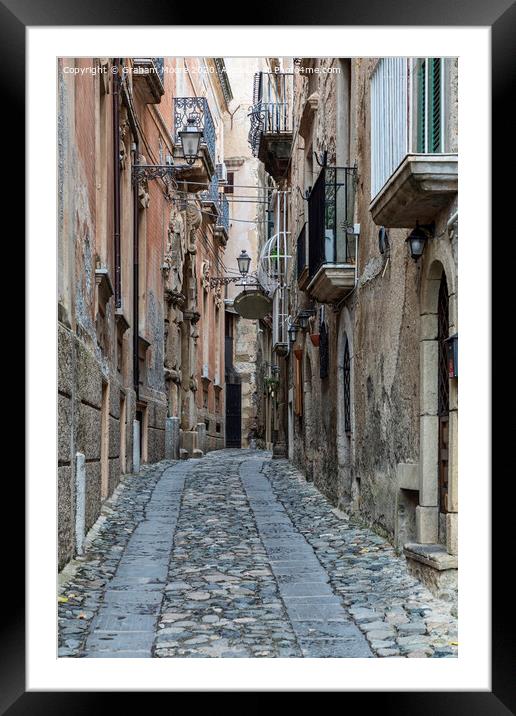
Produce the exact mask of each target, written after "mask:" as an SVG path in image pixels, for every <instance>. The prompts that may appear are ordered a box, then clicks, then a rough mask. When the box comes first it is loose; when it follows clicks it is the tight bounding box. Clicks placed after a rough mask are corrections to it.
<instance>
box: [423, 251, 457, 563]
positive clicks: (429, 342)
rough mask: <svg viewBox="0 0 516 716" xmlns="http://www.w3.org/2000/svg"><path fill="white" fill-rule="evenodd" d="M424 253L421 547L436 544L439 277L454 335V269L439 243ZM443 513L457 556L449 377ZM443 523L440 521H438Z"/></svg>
mask: <svg viewBox="0 0 516 716" xmlns="http://www.w3.org/2000/svg"><path fill="white" fill-rule="evenodd" d="M427 249H428V250H427V252H425V260H424V264H423V267H422V278H421V315H420V326H421V332H420V352H419V355H420V417H419V421H420V422H419V440H420V450H419V453H420V457H419V505H418V507H416V539H417V542H418V543H420V544H437V543H438V540H439V518H440V515H439V513H440V508H439V417H438V348H439V346H438V328H437V311H438V297H439V287H440V283H441V278H442V275H443V273H444V276H445V278H446V283H447V288H448V296H449V308H448V312H449V335H453V334H454V333H456V332H457V300H456V298H457V285H456V268H455V263H454V260H453V257H452V255H451V249H450V248H449V246H447V245H444V242H435V243H434V242H431V243H430V245H429V246H428V247H427ZM449 402H450V413H449V446H448V451H449V460H448V510H449V511H448V512H447V513H446V514H445V515H443V517H444V519H445V523H446V530H445V531H446V549H447V551H448V553H449V554H454V555H455V554H457V514H458V495H457V493H458V473H457V420H458V405H457V381H456V380H455V379H450V401H449ZM441 519H442V518H441Z"/></svg>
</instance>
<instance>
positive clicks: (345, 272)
mask: <svg viewBox="0 0 516 716" xmlns="http://www.w3.org/2000/svg"><path fill="white" fill-rule="evenodd" d="M353 5H354V4H351V5H350V4H349V3H347V4H346V7H345V8H341V7H339V8H337V7H332V6H331V4H329V5H327V6H326V5H323V6H322V7H318V8H317V14H316V16H315V9H314V11H313V12H312V10H311V8H299V7H296V8H294V6H292V5H282V6H281V8H278V9H277V14H276V16H275V17H269V16H268V14H267V17H265V13H259V14H258V15H257V18H256V25H254V26H245V25H243V26H241V25H236V24H234V22H233V23H230V24H215V25H211V24H209V14H210V13H211V10H208V11H207V12H208V14H207V15H206V16H205V17H204V18H203V24H202V25H191V24H190V21H189V18H188V17H187V13H186V12H181V11H180V10H179V11H176V10H174V12H173V13H170V14H167V12H166V11H165V10H164V8H163V6H161V5H158V4H156V7H152V6H148V5H147V6H145V8H144V7H143V6H138V5H137V4H129V5H127V4H124V9H123V13H122V17H121V15H120V9H119V8H117V7H115V6H114V5H113V4H111V3H104V4H103V6H102V8H95V9H94V10H92V9H91V8H90V9H88V8H86V7H77V8H72V7H70V6H67V5H66V4H65V3H58V4H56V3H53V4H52V5H51V6H50V4H49V3H38V4H36V3H27V2H26V3H22V4H21V6H20V4H19V3H16V4H15V2H14V1H12V2H11V1H10V0H8V1H6V0H3V2H2V4H0V17H1V18H2V22H1V23H0V27H1V28H2V30H1V32H2V42H1V43H0V47H1V48H2V49H1V52H2V57H3V59H4V62H3V67H4V68H5V72H4V73H3V78H2V81H3V83H4V84H5V88H4V96H5V97H6V98H9V99H8V103H7V106H9V107H11V106H12V107H13V109H14V111H15V113H16V116H19V117H20V118H21V116H22V113H23V111H24V109H25V113H26V120H27V122H26V137H25V136H23V137H22V136H19V137H16V139H14V138H13V139H11V138H9V141H7V142H6V143H5V146H6V149H7V152H8V159H7V164H6V165H7V166H10V167H16V168H17V169H18V168H21V160H20V157H21V152H20V147H21V146H26V147H27V153H26V158H27V162H26V167H27V174H26V187H27V204H26V205H27V209H28V210H27V212H26V216H27V237H28V240H27V243H26V246H27V254H26V257H27V263H26V266H27V287H28V290H27V299H28V301H27V307H28V311H27V315H28V328H29V330H28V334H27V337H28V342H27V346H28V352H27V358H28V361H27V366H28V373H27V377H28V382H27V395H28V421H27V428H28V438H29V439H28V451H27V468H28V470H27V476H28V479H27V483H26V484H27V488H26V494H25V502H26V508H27V509H26V547H27V550H26V555H27V561H26V571H25V573H26V575H27V580H26V602H25V605H24V604H23V593H22V592H23V590H22V589H21V586H20V585H21V583H22V582H23V574H24V570H23V567H22V564H23V563H24V559H23V554H22V550H21V549H20V547H19V545H21V544H22V541H23V540H21V539H17V540H15V541H13V544H14V545H15V547H18V549H14V550H9V554H8V567H7V569H8V570H9V571H8V574H9V580H8V584H9V585H10V586H9V592H11V593H12V601H13V603H12V605H11V606H12V610H11V612H12V616H10V619H9V621H8V622H6V625H5V628H4V634H3V639H2V645H1V649H2V650H3V651H4V658H3V660H2V662H3V664H4V666H3V668H2V684H3V685H2V689H1V693H2V697H1V701H0V706H1V708H2V713H8V714H13V715H14V714H23V713H30V714H38V713H43V712H46V711H47V710H51V711H53V712H55V713H65V712H67V713H70V712H76V711H77V708H78V707H77V703H79V700H80V702H81V704H82V708H85V707H91V708H99V707H100V708H102V705H103V703H102V701H101V699H100V698H99V697H98V696H97V695H96V694H95V693H88V692H96V691H116V692H123V691H131V692H137V691H199V692H201V691H229V692H231V691H235V692H238V691H244V692H245V691H265V692H267V691H271V692H273V691H346V692H357V693H359V696H360V697H361V696H362V695H363V694H367V695H369V694H370V695H371V696H373V695H374V694H375V693H376V692H389V703H391V702H392V704H393V706H392V710H394V708H395V709H396V711H398V712H399V711H400V709H401V712H407V713H408V712H409V710H410V711H411V712H413V711H415V712H416V713H427V712H428V713H433V712H434V711H439V712H442V713H451V712H452V710H453V712H456V711H457V710H461V711H462V710H464V711H467V712H468V713H470V712H471V713H482V714H483V713H489V714H490V713H493V714H498V713H499V714H505V713H512V712H513V710H514V689H513V684H512V679H511V674H510V669H509V668H508V665H509V664H510V662H511V659H510V647H511V645H510V643H509V641H508V636H507V633H506V629H505V627H504V622H503V619H504V618H505V617H504V613H505V612H506V609H505V611H504V604H506V601H507V600H506V598H505V600H503V599H502V597H501V596H500V594H492V593H491V569H492V567H491V551H492V544H491V540H492V535H491V512H490V509H491V505H493V507H495V508H496V510H497V512H496V521H495V522H494V524H495V525H497V524H500V523H501V522H502V521H503V517H502V514H503V507H504V505H502V504H500V497H499V494H496V493H495V492H494V491H493V492H492V488H491V480H490V477H491V466H490V463H491V451H494V449H495V446H494V444H493V445H491V443H490V440H489V436H490V417H491V415H490V412H491V397H490V390H489V387H490V385H489V377H490V374H489V369H490V363H491V346H490V335H491V334H490V331H491V329H490V311H489V309H490V300H489V298H490V288H491V286H490V283H489V280H488V276H489V274H490V271H491V261H492V259H491V240H490V235H491V229H490V224H491V213H492V214H493V216H495V215H496V214H497V213H498V214H499V215H503V212H502V208H501V207H502V206H503V205H502V203H501V202H502V200H503V198H504V196H505V195H504V190H505V192H506V191H507V187H504V186H503V187H499V186H497V189H496V191H495V192H492V193H491V186H490V183H491V173H492V175H493V177H494V178H497V176H498V171H497V168H499V165H500V163H501V158H502V157H504V158H505V157H506V155H507V147H505V146H504V149H503V151H502V149H501V146H500V147H499V148H498V147H497V144H500V145H501V142H502V141H504V140H503V138H504V137H507V136H508V132H509V131H510V130H509V127H508V126H507V125H508V122H509V121H510V120H509V117H508V113H507V111H506V109H504V107H506V104H507V98H508V97H509V93H510V86H509V82H510V78H511V76H513V67H512V55H513V53H512V52H511V50H512V44H513V43H512V38H513V37H514V29H515V28H514V24H515V15H516V13H515V11H514V6H512V5H511V3H510V2H508V1H506V2H505V3H504V2H499V3H498V4H496V5H491V6H489V7H483V6H482V7H475V6H472V5H471V3H458V4H457V3H456V4H454V5H451V4H450V3H444V2H433V3H431V4H427V5H425V6H424V7H423V6H421V7H419V6H418V7H414V6H411V5H410V4H407V3H404V2H399V3H397V4H396V6H395V7H394V8H392V7H390V8H388V12H386V9H387V8H386V7H385V6H384V5H382V4H380V3H369V4H368V5H367V7H360V6H358V4H357V5H356V7H354V6H353ZM218 10H219V11H220V8H219V9H218ZM220 19H221V18H220V14H218V15H217V18H216V22H217V23H218V22H219V21H220ZM271 20H273V21H274V22H273V24H268V23H269V22H270V21H271ZM511 70H512V72H511ZM491 98H492V100H493V111H492V113H491ZM502 102H503V104H502ZM13 116H14V115H13ZM14 125H15V126H14V128H13V130H14V133H15V136H16V132H18V134H19V135H21V134H22V129H21V127H22V122H21V121H19V122H16V123H14ZM491 133H492V146H493V151H492V156H491V152H490V142H491ZM6 138H7V137H6ZM497 149H498V151H497ZM11 152H12V154H13V158H12V159H11V157H10V153H11ZM15 156H16V160H15ZM491 167H493V169H492V168H491ZM497 184H498V185H499V184H500V181H499V182H498V183H497ZM18 185H19V184H18ZM498 189H500V191H498ZM16 194H17V195H18V194H19V192H17V193H16ZM491 196H492V199H491ZM16 198H17V196H16ZM497 210H498V211H497ZM459 214H460V221H459ZM459 224H460V232H459ZM459 233H460V239H459ZM480 257H481V258H480ZM481 276H482V277H483V276H485V277H486V278H485V279H484V280H483V281H480V280H479V279H480V277H481ZM56 304H57V311H56ZM459 323H460V331H459ZM459 333H460V339H461V340H460V357H459ZM459 368H460V371H459ZM459 372H460V376H459ZM459 379H460V389H459V387H458V386H459ZM459 405H460V410H461V419H460V421H459V419H458V410H459ZM493 439H495V438H494V436H493ZM17 482H18V484H17V485H16V486H18V487H19V484H21V481H17ZM14 499H16V496H14ZM22 499H23V497H22V495H20V497H19V500H18V502H19V503H21V501H22ZM11 500H12V498H10V502H11ZM459 505H460V518H459V515H458V513H459ZM496 536H497V535H496V534H493V537H494V538H495V539H496ZM501 548H502V544H498V550H497V552H498V551H499V550H500V551H501V552H503V550H502V549H501ZM494 553H495V552H494V551H493V554H494ZM495 566H496V562H495V561H494V562H493V567H495ZM11 575H12V576H11ZM24 607H25V608H24ZM76 692H80V693H76ZM403 709H405V711H403ZM511 709H512V710H511Z"/></svg>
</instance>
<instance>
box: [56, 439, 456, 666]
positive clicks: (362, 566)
mask: <svg viewBox="0 0 516 716" xmlns="http://www.w3.org/2000/svg"><path fill="white" fill-rule="evenodd" d="M59 583H60V588H59V593H60V597H59V656H62V657H77V656H78V657H107V658H110V657H138V658H141V657H244V658H245V657H294V658H295V657H375V656H379V657H399V656H408V657H453V656H456V655H457V621H456V618H455V616H452V611H453V608H452V605H451V604H449V603H447V602H444V601H441V600H438V599H436V598H434V597H433V596H432V595H431V594H430V592H429V591H428V590H427V588H426V587H425V586H423V585H422V584H421V583H420V582H418V581H417V580H415V579H414V578H413V577H411V576H410V575H409V574H408V572H407V569H406V566H405V560H404V559H403V558H399V557H397V556H396V554H395V552H394V550H393V548H392V547H391V546H390V544H389V543H388V542H387V541H386V540H384V539H383V538H382V537H379V536H378V535H377V534H376V533H374V532H373V531H372V530H370V529H367V528H365V527H364V526H363V525H361V524H360V523H359V522H355V521H354V520H353V518H349V517H348V516H347V515H345V514H344V513H342V512H340V511H338V510H336V509H334V508H333V507H332V505H331V504H330V503H329V501H328V500H327V499H326V498H325V497H324V496H323V495H322V494H321V493H320V492H319V491H318V490H317V489H316V488H315V487H314V486H313V484H312V483H310V482H306V480H305V479H304V477H303V476H302V475H301V473H300V472H298V471H297V470H296V469H295V468H294V467H293V466H292V465H291V464H290V463H289V462H288V461H286V460H271V453H270V452H265V451H254V450H228V449H226V450H219V451H214V452H210V453H208V454H207V455H206V456H205V457H204V458H203V459H202V460H186V461H162V462H159V463H156V464H153V465H145V466H143V467H142V471H141V473H140V474H139V475H131V474H128V475H126V476H124V478H123V479H122V482H121V484H120V485H119V487H118V488H117V489H116V491H115V493H114V494H113V496H112V497H111V498H110V499H109V500H107V501H106V503H105V504H104V506H103V509H102V515H101V518H100V520H99V522H98V523H97V525H96V526H95V527H94V529H93V530H92V532H91V533H90V539H89V540H88V543H87V545H86V549H85V553H84V555H83V556H82V557H76V558H75V559H73V560H72V561H71V562H70V563H69V564H68V565H67V567H66V568H65V569H64V570H63V571H62V572H61V574H60V578H59Z"/></svg>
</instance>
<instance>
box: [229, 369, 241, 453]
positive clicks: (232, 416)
mask: <svg viewBox="0 0 516 716" xmlns="http://www.w3.org/2000/svg"><path fill="white" fill-rule="evenodd" d="M226 447H238V448H239V447H242V386H241V385H240V384H239V383H226Z"/></svg>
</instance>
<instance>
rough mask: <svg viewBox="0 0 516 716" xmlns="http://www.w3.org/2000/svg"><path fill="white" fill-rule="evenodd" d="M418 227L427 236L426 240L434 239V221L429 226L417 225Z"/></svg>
mask: <svg viewBox="0 0 516 716" xmlns="http://www.w3.org/2000/svg"><path fill="white" fill-rule="evenodd" d="M418 227H419V228H420V229H422V230H423V231H424V232H425V234H427V238H429V239H433V238H434V237H435V221H432V223H431V224H419V223H418Z"/></svg>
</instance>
